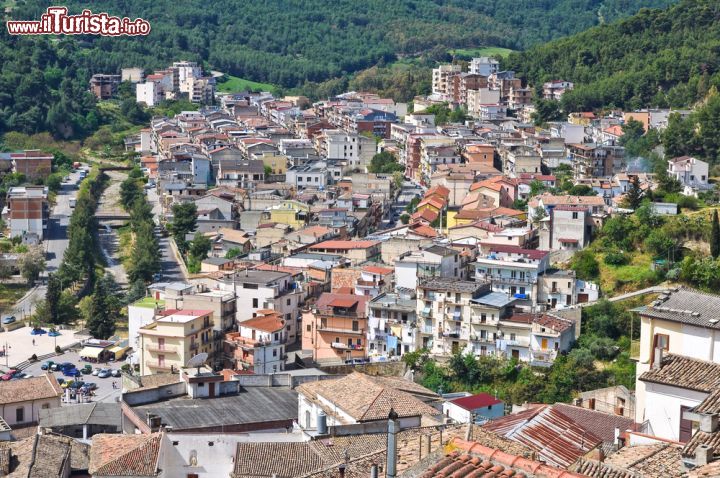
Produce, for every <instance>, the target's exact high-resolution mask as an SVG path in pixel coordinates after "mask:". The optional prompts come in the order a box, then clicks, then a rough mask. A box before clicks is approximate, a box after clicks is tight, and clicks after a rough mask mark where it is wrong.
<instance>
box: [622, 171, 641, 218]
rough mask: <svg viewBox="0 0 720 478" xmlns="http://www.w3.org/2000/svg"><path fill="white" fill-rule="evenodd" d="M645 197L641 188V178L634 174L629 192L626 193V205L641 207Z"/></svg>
mask: <svg viewBox="0 0 720 478" xmlns="http://www.w3.org/2000/svg"><path fill="white" fill-rule="evenodd" d="M642 199H643V191H642V189H640V179H639V178H638V177H637V176H633V178H632V181H630V188H628V192H627V194H625V206H626V207H628V208H630V209H632V210H635V209H637V208H639V207H640V204H642Z"/></svg>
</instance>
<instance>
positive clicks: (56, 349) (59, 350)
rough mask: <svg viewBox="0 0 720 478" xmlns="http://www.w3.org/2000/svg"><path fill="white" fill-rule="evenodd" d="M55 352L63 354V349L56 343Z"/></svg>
mask: <svg viewBox="0 0 720 478" xmlns="http://www.w3.org/2000/svg"><path fill="white" fill-rule="evenodd" d="M55 353H56V354H61V353H62V349H61V348H60V346H59V345H56V346H55Z"/></svg>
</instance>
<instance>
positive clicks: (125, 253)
mask: <svg viewBox="0 0 720 478" xmlns="http://www.w3.org/2000/svg"><path fill="white" fill-rule="evenodd" d="M117 234H118V243H119V248H118V249H119V250H118V253H119V254H118V260H120V262H121V263H122V264H123V266H125V268H126V269H127V266H128V265H129V262H130V257H131V256H132V243H133V236H132V230H131V229H130V225H126V226H123V227H120V228H118V230H117Z"/></svg>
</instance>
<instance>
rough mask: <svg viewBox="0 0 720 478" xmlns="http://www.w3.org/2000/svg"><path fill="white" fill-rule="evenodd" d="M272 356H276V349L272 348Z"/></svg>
mask: <svg viewBox="0 0 720 478" xmlns="http://www.w3.org/2000/svg"><path fill="white" fill-rule="evenodd" d="M273 357H277V349H273Z"/></svg>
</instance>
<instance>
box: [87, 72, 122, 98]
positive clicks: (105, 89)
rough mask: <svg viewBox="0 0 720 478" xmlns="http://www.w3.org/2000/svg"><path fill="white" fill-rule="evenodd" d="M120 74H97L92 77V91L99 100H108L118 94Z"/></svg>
mask: <svg viewBox="0 0 720 478" xmlns="http://www.w3.org/2000/svg"><path fill="white" fill-rule="evenodd" d="M118 85H120V75H103V74H95V75H93V76H92V77H91V78H90V91H91V92H92V94H93V95H95V97H96V98H97V99H99V100H108V99H110V98H112V97H113V96H115V95H116V94H117V88H118Z"/></svg>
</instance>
